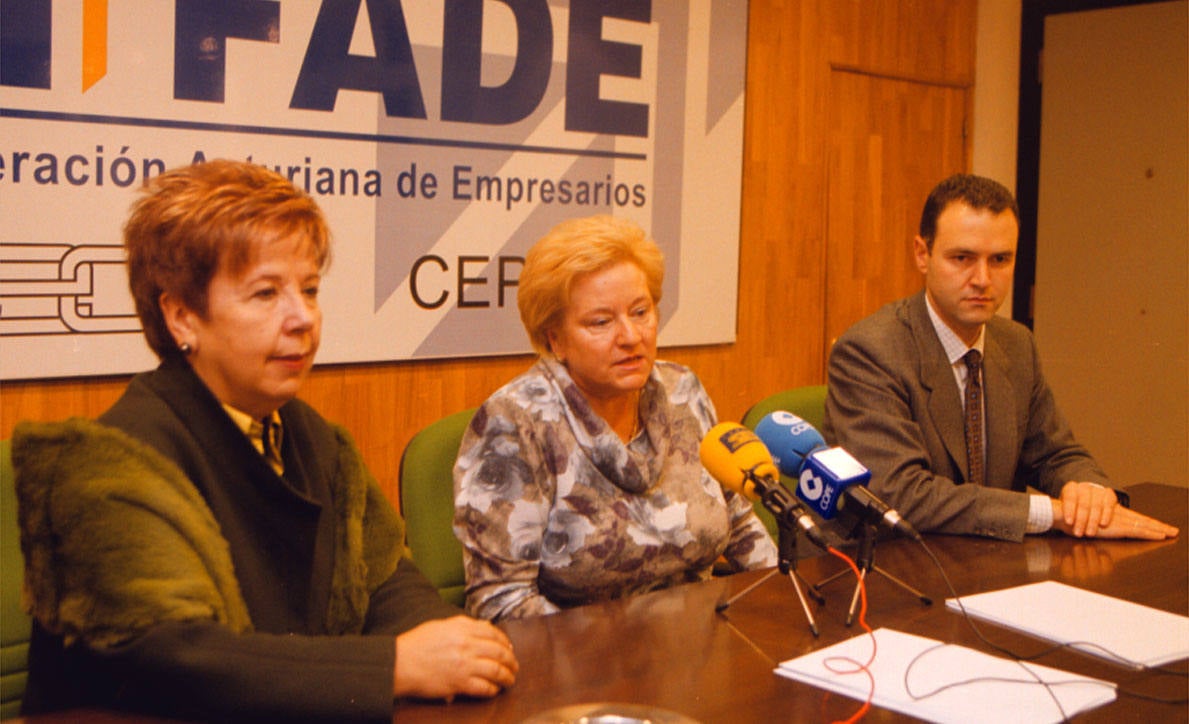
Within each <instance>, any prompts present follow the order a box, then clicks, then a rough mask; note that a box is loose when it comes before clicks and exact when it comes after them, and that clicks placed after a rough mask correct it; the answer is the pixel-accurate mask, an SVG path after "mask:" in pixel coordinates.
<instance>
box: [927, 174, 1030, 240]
mask: <svg viewBox="0 0 1189 724" xmlns="http://www.w3.org/2000/svg"><path fill="white" fill-rule="evenodd" d="M955 201H961V202H962V203H964V204H966V205H967V206H969V207H970V208H972V209H979V210H981V209H986V210H988V211H990V212H991V213H993V214H1001V213H1003V212H1004V211H1011V213H1012V216H1014V217H1016V223H1017V224H1018V223H1020V207H1019V206H1017V205H1016V199H1015V197H1014V196H1012V193H1011V191H1008V190H1007V187H1006V186H1004V185H1003V184H1001V183H999V182H998V181H995V180H992V179H989V178H985V177H983V176H975V175H973V174H968V173H957V174H954V175H953V176H950V177H949V178H947V179H945V180H944V181H942V182H941V183H939V184H937V185H936V186H934V187H933V190H932V191H930V192H929V198H927V199H925V208H924V209H923V210H922V211H921V228H920V232H919V233H920V236H921V238H922V239H924V240H925V246H926V247H927V248H928V249H929V250H930V251H932V250H933V237H934V236H935V235H936V234H937V217H939V216H941V212H942V211H945V209H946V207H947V206H949V205H950V204H952V203H954V202H955Z"/></svg>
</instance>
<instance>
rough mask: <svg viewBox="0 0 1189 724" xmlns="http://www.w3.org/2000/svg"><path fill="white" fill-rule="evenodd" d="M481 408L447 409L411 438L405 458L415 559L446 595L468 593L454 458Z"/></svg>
mask: <svg viewBox="0 0 1189 724" xmlns="http://www.w3.org/2000/svg"><path fill="white" fill-rule="evenodd" d="M474 415H475V410H474V409H470V410H463V411H462V412H456V413H454V414H453V415H447V416H446V417H443V418H442V419H440V420H437V421H435V422H433V423H430V424H429V425H427V426H426V427H425V428H424V429H422V430H421V431H420V432H418V433H417V434H416V435H414V436H413V439H411V440H409V444H408V445H406V446H405V451H404V454H403V455H401V461H400V509H401V514H402V515H404V518H405V529H406V535H407V536H408V542H409V548H411V549H412V551H413V562H414V563H416V564H417V567H418V568H420V569H421V572H422V573H424V574H425V576H426V578H428V579H429V580H430V582H431V583H433V585H434V586H435V587H436V588H437V589H438V593H439V594H441V596H442V598H443V599H444V600H446V601H448V602H450V603H453V604H455V605H457V606H461V605H462V604H463V602H464V600H465V598H466V574H465V572H464V571H463V566H462V544H461V543H459V542H458V539H457V538H455V537H454V527H453V526H454V460H455V458H456V457H457V456H458V447H459V445H460V444H461V443H462V435H463V433H464V432H466V428H467V425H469V424H470V423H471V418H472V417H474Z"/></svg>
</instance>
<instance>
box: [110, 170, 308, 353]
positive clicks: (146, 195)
mask: <svg viewBox="0 0 1189 724" xmlns="http://www.w3.org/2000/svg"><path fill="white" fill-rule="evenodd" d="M287 238H297V239H300V240H301V241H302V243H303V244H304V245H305V249H304V250H303V252H308V253H309V254H311V255H312V257H313V258H314V260H315V263H317V265H318V267H319V268H320V269H323V270H325V268H326V266H327V265H328V264H329V262H330V230H329V228H328V227H327V224H326V219H325V217H324V216H323V215H322V211H321V210H320V209H319V208H318V205H317V204H316V203H314V200H313V199H312V198H310V197H309V195H308V194H306V193H304V192H303V191H301V190H300V189H298V188H296V187H294V185H293V184H292V183H290V182H289V181H288V180H287V179H285V178H284V177H282V176H280V175H278V174H277V173H275V172H273V171H270V170H268V169H266V168H264V167H262V166H258V165H255V164H251V163H245V162H242V161H226V160H212V161H207V162H205V163H197V164H194V165H191V166H183V167H181V168H176V169H172V170H170V171H166V172H165V173H163V174H161V175H160V176H157V177H156V178H153V179H151V180H149V181H148V182H147V183H146V184H145V186H144V189H143V190H142V195H141V197H140V199H139V200H137V201H136V203H135V204H134V205H133V206H132V211H131V213H130V215H129V217H128V221H127V222H126V223H125V224H124V248H125V250H126V252H127V255H128V282H129V286H130V287H131V290H132V298H133V299H134V300H135V301H136V313H137V315H138V316H139V317H140V322H141V326H142V327H143V328H144V334H145V339H146V340H147V341H148V343H149V347H151V348H152V349H153V351H154V352H156V353H157V356H158V357H160V358H162V359H164V358H165V357H167V356H171V355H176V354H181V353H180V351H179V350H178V347H177V343H176V342H175V341H174V339H173V335H172V334H170V332H169V328H168V326H167V325H166V323H165V317H164V315H163V314H162V312H161V308H160V304H159V300H160V298H161V294H162V293H163V292H167V293H169V294H170V295H172V296H174V297H176V298H177V299H180V300H181V301H182V302H184V303H185V305H186V306H187V307H189V308H190V309H193V310H194V311H195V312H197V313H198V314H199V315H201V316H202V317H204V318H205V317H206V313H207V289H208V287H209V286H210V283H211V279H213V278H214V276H215V275H216V274H217V273H218V272H219V270H220V269H225V270H227V271H229V272H231V273H232V274H237V273H239V272H241V271H242V270H243V269H245V268H246V267H247V266H248V265H249V264H250V263H251V260H252V257H253V254H254V253H255V251H256V249H257V248H258V246H259V245H260V244H264V243H268V242H271V241H276V240H279V239H287Z"/></svg>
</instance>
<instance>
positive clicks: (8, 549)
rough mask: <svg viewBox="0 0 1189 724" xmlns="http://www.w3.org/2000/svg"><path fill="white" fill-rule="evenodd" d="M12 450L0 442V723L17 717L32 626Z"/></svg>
mask: <svg viewBox="0 0 1189 724" xmlns="http://www.w3.org/2000/svg"><path fill="white" fill-rule="evenodd" d="M15 477H16V476H15V475H14V474H13V470H12V450H11V446H10V443H9V441H8V440H0V719H9V718H11V717H15V716H17V715H18V714H20V709H21V698H22V697H23V696H24V695H25V682H26V680H27V679H28V675H29V665H28V660H29V636H30V631H31V628H32V622H31V620H30V618H29V615H28V614H26V613H25V611H24V610H23V609H22V608H21V584H22V581H23V580H24V578H25V558H24V556H22V555H21V536H20V532H19V528H18V527H17V495H16V481H15Z"/></svg>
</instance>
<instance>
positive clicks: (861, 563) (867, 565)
mask: <svg viewBox="0 0 1189 724" xmlns="http://www.w3.org/2000/svg"><path fill="white" fill-rule="evenodd" d="M858 528H859V548H858V551H856V553H855V567H856V568H858V569H859V577H858V580H856V581H855V591H854V593H853V594H852V595H851V599H850V609H849V610H848V611H847V613H846V625H847V626H850V625H851V624H853V623H854V622H855V611H856V609H857V608H858V606H859V593H860V591H861V590H862V587H863V583H864V581H866V580H867V573H868V572H869V571H875V572H876V573H879V574H881V575H882V576H883V577H884V578H886V579H888V580H889V581H891V582H892V583H895V584H896V585H897V586H899V587H900V588H902V589H904V590H905V591H907V592H909V593H911V594H912V595H914V596H916V597H917V598H918V599H920V602H921V604H922V605H925V606H931V605H933V599H931V598H929V597H928V596H926V595H925V594H923V593H921V592H920V591H918V590H917V589H915V588H913V587H912V586H910V585H908V584H907V583H905V582H904V581H902V580H900V579H899V578H897V577H895V576H893V575H892V574H891V573H888V572H887V571H885V570H884V569H882V568H880V567H879V566H877V565H875V538H876V526H875V525H873V524H871V523H863V522H860V523H859V525H858ZM851 572H852V571H851V569H850V567H847V568H843V569H842V570H841V571H838V572H837V573H835V574H833V575H831V576H829V577H827V578H825V579H823V580H822V581H821V582H819V583H817V584H816V585H814V586H812V587H811V590H813V591H815V592H817V593H818V594H819V595H820V593H821V591H820V589H821V587H822V586H825V585H826V584H828V583H830V582H832V581H836V580H838V579H839V578H841V577H842V576H845V575H846V574H847V573H851Z"/></svg>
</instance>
